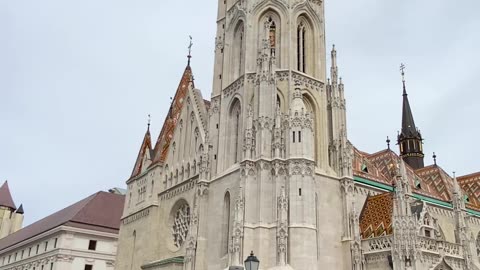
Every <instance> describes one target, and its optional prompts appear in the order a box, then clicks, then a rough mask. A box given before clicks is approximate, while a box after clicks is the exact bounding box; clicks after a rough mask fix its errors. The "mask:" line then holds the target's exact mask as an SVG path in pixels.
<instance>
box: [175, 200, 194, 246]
mask: <svg viewBox="0 0 480 270" xmlns="http://www.w3.org/2000/svg"><path fill="white" fill-rule="evenodd" d="M189 226H190V206H188V204H187V203H184V204H183V205H182V206H180V207H179V208H178V209H177V211H176V212H175V214H174V216H173V225H172V235H173V242H174V245H175V246H176V247H177V248H180V247H181V246H182V245H183V243H184V242H185V240H186V239H187V235H188V229H189Z"/></svg>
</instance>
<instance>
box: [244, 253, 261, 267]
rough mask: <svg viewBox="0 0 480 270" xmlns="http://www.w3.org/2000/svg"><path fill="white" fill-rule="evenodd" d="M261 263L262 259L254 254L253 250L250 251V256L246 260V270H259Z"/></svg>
mask: <svg viewBox="0 0 480 270" xmlns="http://www.w3.org/2000/svg"><path fill="white" fill-rule="evenodd" d="M259 265H260V261H259V260H258V259H257V257H256V256H255V255H254V254H253V251H252V252H250V256H248V257H247V259H246V260H245V269H246V270H258V266H259Z"/></svg>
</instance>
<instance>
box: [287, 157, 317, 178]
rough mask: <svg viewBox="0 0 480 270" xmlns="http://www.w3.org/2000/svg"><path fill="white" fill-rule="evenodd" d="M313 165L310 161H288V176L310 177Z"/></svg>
mask: <svg viewBox="0 0 480 270" xmlns="http://www.w3.org/2000/svg"><path fill="white" fill-rule="evenodd" d="M314 167H315V163H314V162H312V161H310V160H290V161H289V162H288V172H289V175H302V176H312V175H313V172H314Z"/></svg>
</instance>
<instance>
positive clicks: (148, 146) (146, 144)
mask: <svg viewBox="0 0 480 270" xmlns="http://www.w3.org/2000/svg"><path fill="white" fill-rule="evenodd" d="M147 151H149V152H151V151H152V139H151V136H150V128H148V129H147V132H145V136H144V137H143V142H142V145H141V146H140V150H139V151H138V155H137V160H136V161H135V166H134V167H133V171H132V175H131V176H130V177H134V176H137V175H138V174H140V172H142V166H143V158H144V156H145V154H146V153H147Z"/></svg>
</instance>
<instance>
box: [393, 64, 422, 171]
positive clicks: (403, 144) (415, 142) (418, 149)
mask: <svg viewBox="0 0 480 270" xmlns="http://www.w3.org/2000/svg"><path fill="white" fill-rule="evenodd" d="M400 71H401V74H402V83H403V106H402V131H401V132H400V134H399V135H398V145H399V146H400V156H401V157H402V158H403V160H404V161H405V162H406V163H407V164H408V165H410V167H412V168H413V169H420V168H423V167H424V163H423V157H424V154H423V145H422V144H423V143H422V141H423V139H422V135H421V134H420V131H419V130H418V129H417V127H416V126H415V121H414V120H413V113H412V109H411V108H410V103H409V101H408V94H407V88H406V86H405V65H404V64H401V65H400Z"/></svg>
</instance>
